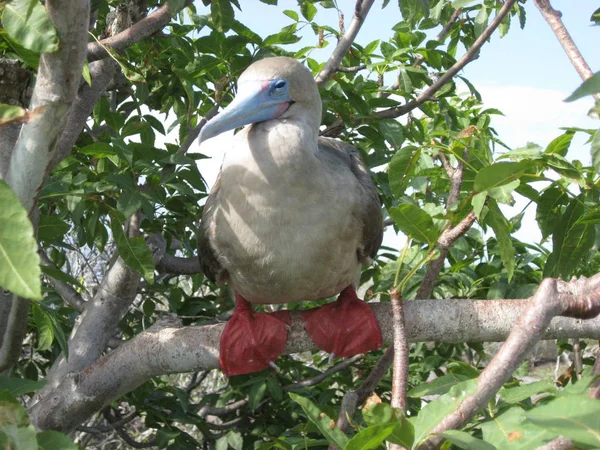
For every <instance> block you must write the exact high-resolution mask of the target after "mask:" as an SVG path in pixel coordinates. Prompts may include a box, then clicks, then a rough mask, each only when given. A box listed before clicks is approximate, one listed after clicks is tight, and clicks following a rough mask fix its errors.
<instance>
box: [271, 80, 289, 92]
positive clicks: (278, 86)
mask: <svg viewBox="0 0 600 450" xmlns="http://www.w3.org/2000/svg"><path fill="white" fill-rule="evenodd" d="M286 87H287V81H285V80H277V81H275V83H274V84H273V90H274V91H283V90H284V89H285V88H286Z"/></svg>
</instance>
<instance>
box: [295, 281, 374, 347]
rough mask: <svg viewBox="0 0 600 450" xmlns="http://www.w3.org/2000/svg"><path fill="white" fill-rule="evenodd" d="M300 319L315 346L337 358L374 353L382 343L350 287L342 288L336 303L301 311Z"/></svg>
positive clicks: (367, 311) (369, 313)
mask: <svg viewBox="0 0 600 450" xmlns="http://www.w3.org/2000/svg"><path fill="white" fill-rule="evenodd" d="M302 318H303V319H304V322H305V328H306V331H307V332H308V334H309V335H310V337H311V339H312V340H313V342H314V343H315V344H316V345H317V347H319V348H320V349H322V350H325V351H326V352H328V353H333V354H334V355H335V356H338V357H347V356H353V355H358V354H360V353H365V352H369V351H372V350H377V349H378V348H379V347H381V345H382V343H383V339H382V337H381V331H380V330H379V324H378V323H377V320H376V319H375V315H374V314H373V311H371V308H369V305H367V304H366V303H365V302H364V301H362V300H361V299H359V298H358V297H357V296H356V290H355V289H354V287H353V286H348V287H347V288H346V289H344V290H343V291H342V292H341V293H340V296H339V297H338V299H337V301H335V302H333V303H329V304H327V305H325V306H322V307H321V308H315V309H311V310H308V311H304V312H303V313H302Z"/></svg>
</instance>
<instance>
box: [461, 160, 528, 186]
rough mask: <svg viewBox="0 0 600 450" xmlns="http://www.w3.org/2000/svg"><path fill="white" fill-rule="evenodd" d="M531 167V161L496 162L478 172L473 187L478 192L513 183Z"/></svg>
mask: <svg viewBox="0 0 600 450" xmlns="http://www.w3.org/2000/svg"><path fill="white" fill-rule="evenodd" d="M530 167H531V163H530V162H529V161H521V162H498V163H494V164H492V165H491V166H487V167H484V168H482V169H481V170H480V171H479V172H478V173H477V175H476V176H475V184H474V186H473V189H474V190H475V191H476V192H483V191H485V190H487V189H491V188H496V187H499V186H502V185H504V184H508V183H511V182H513V181H515V180H517V179H519V178H520V177H521V175H523V174H524V173H525V172H526V171H527V170H528V169H529V168H530Z"/></svg>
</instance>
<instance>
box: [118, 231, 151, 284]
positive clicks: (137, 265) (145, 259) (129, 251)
mask: <svg viewBox="0 0 600 450" xmlns="http://www.w3.org/2000/svg"><path fill="white" fill-rule="evenodd" d="M110 228H111V230H112V232H113V236H114V238H115V244H116V245H117V250H118V251H119V255H120V256H121V258H123V261H125V264H127V265H128V266H129V267H131V268H132V269H133V270H136V271H138V272H140V273H141V274H142V276H143V277H144V279H145V280H146V281H148V282H149V283H150V284H152V283H154V263H153V261H152V253H151V252H150V249H149V248H148V246H147V245H146V241H144V238H142V237H139V236H138V237H134V238H128V237H127V236H125V233H124V232H123V228H122V227H121V224H120V223H119V222H118V221H117V220H114V219H113V220H111V222H110Z"/></svg>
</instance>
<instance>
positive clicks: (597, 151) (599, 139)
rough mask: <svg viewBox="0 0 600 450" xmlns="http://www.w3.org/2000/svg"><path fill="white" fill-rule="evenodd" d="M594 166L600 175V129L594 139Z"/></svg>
mask: <svg viewBox="0 0 600 450" xmlns="http://www.w3.org/2000/svg"><path fill="white" fill-rule="evenodd" d="M592 166H594V170H595V171H596V173H597V174H600V129H598V131H596V133H594V138H593V139H592Z"/></svg>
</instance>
